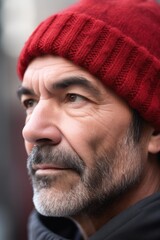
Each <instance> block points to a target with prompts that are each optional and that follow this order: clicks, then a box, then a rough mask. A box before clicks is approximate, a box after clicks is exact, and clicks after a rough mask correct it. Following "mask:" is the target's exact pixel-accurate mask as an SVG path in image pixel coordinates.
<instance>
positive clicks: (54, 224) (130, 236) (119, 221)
mask: <svg viewBox="0 0 160 240" xmlns="http://www.w3.org/2000/svg"><path fill="white" fill-rule="evenodd" d="M66 239H67V240H68V239H70V240H82V239H83V237H82V235H81V233H80V230H79V229H78V227H77V226H76V225H75V224H74V222H72V221H71V220H70V219H67V218H54V217H44V216H42V215H40V214H38V213H37V212H36V211H34V212H33V213H32V215H31V218H30V222H29V240H66ZM89 240H160V193H156V194H154V195H153V196H150V197H148V198H146V199H144V200H142V201H140V202H138V203H137V204H135V205H134V206H131V207H130V208H128V209H126V210H125V211H123V212H122V213H120V214H119V215H117V216H116V217H114V218H113V219H111V220H110V221H109V222H107V223H106V224H105V225H104V226H103V227H102V228H101V229H100V230H99V231H97V232H96V233H95V234H94V235H93V236H92V237H90V238H89Z"/></svg>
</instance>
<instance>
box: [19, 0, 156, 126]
mask: <svg viewBox="0 0 160 240" xmlns="http://www.w3.org/2000/svg"><path fill="white" fill-rule="evenodd" d="M48 54H51V55H58V56H61V57H64V58H66V59H69V60H70V61H72V62H73V63H75V64H77V65H79V66H81V67H83V68H84V69H86V70H87V71H89V72H90V73H91V74H92V75H94V76H96V77H97V78H98V79H99V80H100V81H101V82H103V84H104V85H106V86H107V87H109V88H111V89H112V90H114V91H115V92H116V93H117V94H118V95H119V96H120V97H122V98H123V99H124V100H125V101H126V102H127V103H128V104H129V105H130V107H131V108H133V109H136V110H137V111H138V112H139V113H140V115H141V116H142V117H143V118H144V119H145V120H146V121H148V122H150V123H151V124H152V125H153V126H154V127H155V129H156V130H160V6H159V4H158V3H156V2H155V1H154V0H121V1H119V0H99V1H97V0H82V1H80V2H79V3H77V4H75V5H73V6H71V7H69V8H68V9H66V10H64V11H62V12H60V13H58V14H55V15H53V16H51V17H49V18H47V19H46V20H45V21H43V22H42V23H41V24H40V25H39V26H38V27H37V29H36V30H35V31H34V32H33V34H32V35H31V36H30V38H29V39H28V41H27V42H26V44H25V46H24V48H23V50H22V52H21V54H20V57H19V61H18V74H19V77H20V79H23V76H24V73H25V71H26V69H27V67H28V65H29V63H30V62H31V61H32V60H33V59H34V58H36V57H38V56H43V55H48Z"/></svg>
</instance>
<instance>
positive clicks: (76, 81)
mask: <svg viewBox="0 0 160 240" xmlns="http://www.w3.org/2000/svg"><path fill="white" fill-rule="evenodd" d="M72 86H79V87H81V88H83V89H85V90H87V91H88V92H91V93H92V94H93V95H96V96H98V95H100V93H99V91H98V89H97V88H96V87H95V86H94V85H93V84H92V83H91V82H90V81H89V80H87V79H86V78H84V77H78V76H71V77H68V78H64V79H61V80H59V81H58V82H55V83H53V89H55V90H60V89H67V88H70V87H72Z"/></svg>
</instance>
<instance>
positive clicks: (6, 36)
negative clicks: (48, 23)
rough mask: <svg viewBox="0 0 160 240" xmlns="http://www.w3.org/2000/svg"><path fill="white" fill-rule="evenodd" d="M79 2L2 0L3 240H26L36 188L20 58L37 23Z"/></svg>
mask: <svg viewBox="0 0 160 240" xmlns="http://www.w3.org/2000/svg"><path fill="white" fill-rule="evenodd" d="M74 2H76V0H59V1H53V0H52V1H51V0H49V1H46V0H23V1H19V0H0V240H26V239H27V219H28V216H29V213H30V211H31V210H32V208H33V206H32V189H31V185H30V183H29V180H28V176H27V170H26V158H27V156H26V153H25V150H24V146H23V139H22V136H21V129H22V128H23V124H24V118H25V115H24V113H23V111H22V108H21V106H20V103H19V101H18V99H17V97H16V90H17V88H18V86H19V84H20V82H19V81H18V78H17V75H16V62H17V56H18V54H19V52H20V50H21V48H22V46H23V45H24V42H25V40H26V39H27V37H28V36H29V35H30V33H31V32H32V31H33V30H34V28H35V27H36V26H37V24H38V23H39V22H40V21H41V20H43V19H44V18H46V17H47V16H49V15H51V14H53V13H54V12H56V11H57V10H60V9H63V8H64V7H65V6H67V5H70V4H72V3H74Z"/></svg>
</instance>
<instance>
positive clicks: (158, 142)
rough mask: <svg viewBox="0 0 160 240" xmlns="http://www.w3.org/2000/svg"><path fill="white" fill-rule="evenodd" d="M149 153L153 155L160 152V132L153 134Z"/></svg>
mask: <svg viewBox="0 0 160 240" xmlns="http://www.w3.org/2000/svg"><path fill="white" fill-rule="evenodd" d="M148 151H149V152H150V153H153V154H156V153H158V152H160V132H156V131H155V132H153V134H152V136H151V138H150V141H149V145H148Z"/></svg>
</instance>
